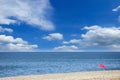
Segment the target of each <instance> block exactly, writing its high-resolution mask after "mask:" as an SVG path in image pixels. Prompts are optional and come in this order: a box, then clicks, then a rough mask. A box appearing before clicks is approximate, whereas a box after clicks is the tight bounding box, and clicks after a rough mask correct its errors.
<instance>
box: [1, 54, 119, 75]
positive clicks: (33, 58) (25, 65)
mask: <svg viewBox="0 0 120 80" xmlns="http://www.w3.org/2000/svg"><path fill="white" fill-rule="evenodd" d="M99 64H104V65H105V66H106V68H101V67H99V66H98V65H99ZM101 70H120V52H7V53H5V52H0V77H11V76H23V75H40V74H54V73H70V72H85V71H101Z"/></svg>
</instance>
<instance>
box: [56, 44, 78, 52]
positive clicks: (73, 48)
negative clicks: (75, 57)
mask: <svg viewBox="0 0 120 80" xmlns="http://www.w3.org/2000/svg"><path fill="white" fill-rule="evenodd" d="M75 50H78V47H77V46H75V45H72V46H66V45H63V46H58V47H55V48H54V51H75Z"/></svg>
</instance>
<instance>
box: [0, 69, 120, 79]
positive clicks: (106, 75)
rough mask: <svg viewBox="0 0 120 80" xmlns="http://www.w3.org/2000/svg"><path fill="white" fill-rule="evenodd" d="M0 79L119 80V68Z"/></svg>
mask: <svg viewBox="0 0 120 80" xmlns="http://www.w3.org/2000/svg"><path fill="white" fill-rule="evenodd" d="M0 80H120V70H111V71H90V72H75V73H63V74H45V75H29V76H18V77H6V78H0Z"/></svg>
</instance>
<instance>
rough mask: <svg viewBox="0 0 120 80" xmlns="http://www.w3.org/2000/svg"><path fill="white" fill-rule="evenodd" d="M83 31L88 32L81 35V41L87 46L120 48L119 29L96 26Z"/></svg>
mask: <svg viewBox="0 0 120 80" xmlns="http://www.w3.org/2000/svg"><path fill="white" fill-rule="evenodd" d="M84 29H86V30H88V31H87V33H85V34H82V38H83V39H82V41H83V43H85V44H87V46H102V47H108V48H111V49H116V48H117V49H118V47H117V46H120V36H119V35H120V27H119V28H117V27H109V28H107V27H106V28H105V27H101V26H97V25H96V26H90V27H84ZM119 49H120V47H119Z"/></svg>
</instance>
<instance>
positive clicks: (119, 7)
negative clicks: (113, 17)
mask: <svg viewBox="0 0 120 80" xmlns="http://www.w3.org/2000/svg"><path fill="white" fill-rule="evenodd" d="M119 10H120V6H118V7H116V8H114V9H112V11H115V12H117V11H119Z"/></svg>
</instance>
